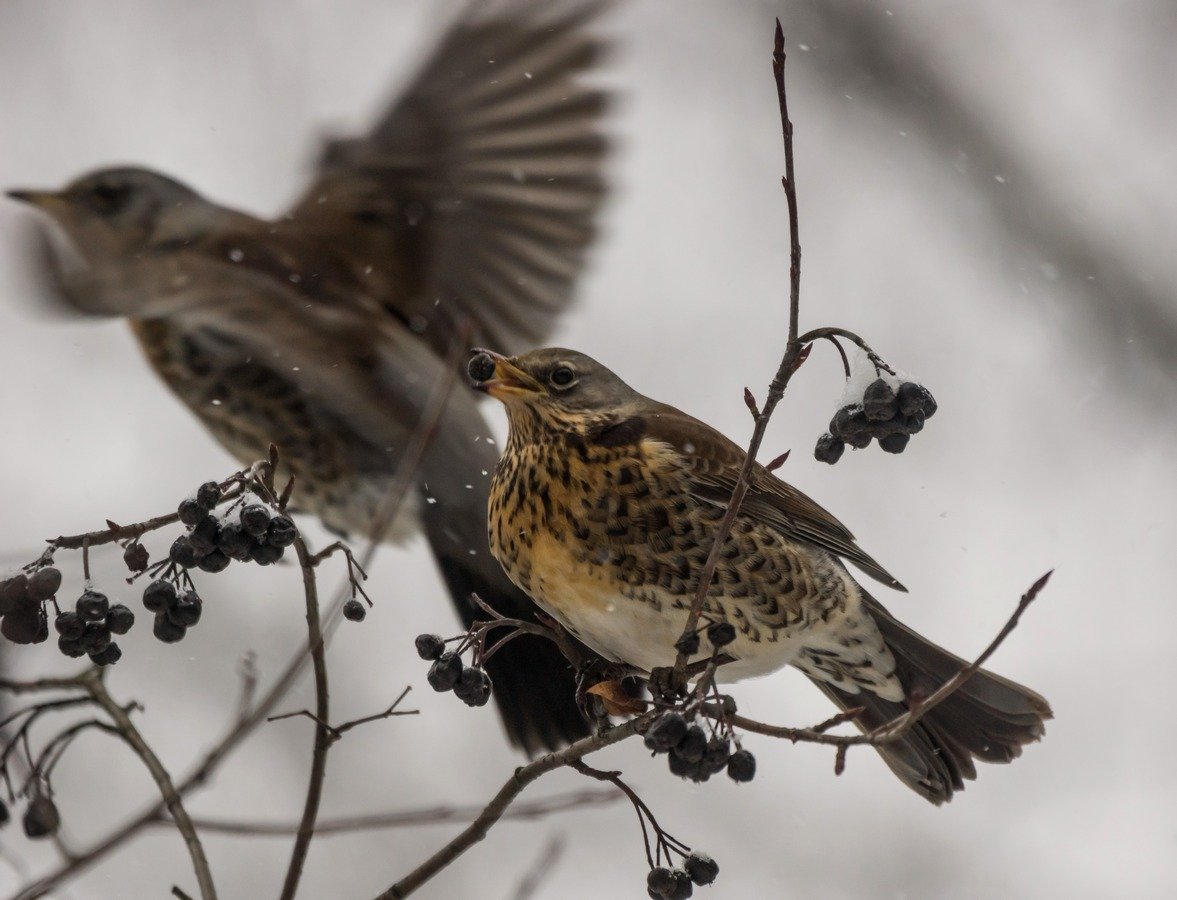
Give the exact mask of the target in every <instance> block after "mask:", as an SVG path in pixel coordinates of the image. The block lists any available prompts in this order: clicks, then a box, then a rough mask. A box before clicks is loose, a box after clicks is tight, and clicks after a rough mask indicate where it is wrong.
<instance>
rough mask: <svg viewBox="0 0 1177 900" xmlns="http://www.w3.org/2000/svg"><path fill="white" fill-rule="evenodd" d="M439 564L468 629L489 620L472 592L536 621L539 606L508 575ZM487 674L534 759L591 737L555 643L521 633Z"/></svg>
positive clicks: (507, 612) (510, 727) (511, 731)
mask: <svg viewBox="0 0 1177 900" xmlns="http://www.w3.org/2000/svg"><path fill="white" fill-rule="evenodd" d="M437 562H438V565H439V566H440V568H441V572H442V576H443V577H444V578H445V582H446V585H447V586H448V587H449V590H450V594H451V596H452V597H453V601H454V605H455V606H456V607H457V609H458V614H459V615H460V616H461V618H462V623H463V625H465V626H467V627H468V626H469V625H470V624H471V623H472V622H474V621H475V620H477V619H483V620H485V619H486V618H487V615H486V613H485V612H483V611H482V610H481V609H479V608H478V607H476V606H475V605H474V603H473V602H472V601H471V600H470V594H471V592H475V593H477V594H478V596H479V597H481V598H482V599H483V600H484V601H486V602H487V603H488V604H490V605H491V606H493V607H494V608H495V609H496V610H498V611H499V612H500V613H501V614H502V615H504V616H507V617H510V618H516V619H527V620H532V621H534V620H535V605H534V604H533V603H532V602H531V600H529V599H528V598H527V597H526V596H524V595H523V594H522V593H520V592H519V590H518V589H516V588H515V587H514V585H512V584H511V583H510V582H509V581H507V579H506V576H505V575H501V574H500V575H499V576H498V577H497V578H493V577H487V576H486V575H483V574H481V573H479V572H477V571H475V570H473V569H470V568H468V567H466V566H464V565H462V563H461V561H456V560H454V559H453V558H451V557H447V556H443V555H439V556H438V557H437ZM503 634H505V632H503ZM585 652H586V653H588V652H589V651H587V650H586V651H585ZM486 671H487V674H488V675H490V680H491V684H492V693H493V696H494V699H495V703H496V704H497V705H498V708H499V715H500V716H501V717H502V720H503V725H504V727H505V728H506V730H507V736H508V737H509V738H510V740H511V743H512V744H514V745H515V746H517V747H520V748H522V749H523V750H524V751H525V752H526V753H527V754H528V756H535V755H536V754H537V753H540V752H543V751H545V750H556V749H559V748H560V747H563V746H565V745H566V744H570V743H572V742H573V741H575V740H578V739H580V738H582V737H586V736H587V735H588V734H589V725H588V723H587V722H586V721H585V719H584V716H583V715H582V714H581V712H580V709H579V707H578V706H577V704H576V679H575V673H573V671H572V667H571V666H570V665H569V663H568V661H567V660H566V659H565V658H564V655H563V654H562V653H561V652H560V651H559V650H558V649H557V647H556V645H555V644H554V643H552V642H551V641H549V640H546V639H544V638H542V637H537V636H535V635H529V634H525V635H521V636H520V637H517V638H515V639H514V640H512V641H511V643H509V644H506V645H504V646H503V647H502V648H501V649H500V650H498V651H496V652H495V654H494V656H492V657H491V659H490V661H489V662H488V663H487V664H486Z"/></svg>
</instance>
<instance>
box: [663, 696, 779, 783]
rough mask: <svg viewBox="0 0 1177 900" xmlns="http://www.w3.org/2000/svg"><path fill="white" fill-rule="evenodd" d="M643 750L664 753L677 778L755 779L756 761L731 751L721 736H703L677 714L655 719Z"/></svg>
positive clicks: (697, 780)
mask: <svg viewBox="0 0 1177 900" xmlns="http://www.w3.org/2000/svg"><path fill="white" fill-rule="evenodd" d="M645 743H646V748H647V749H649V750H652V751H653V752H654V753H666V754H668V759H669V763H670V771H671V773H672V774H674V775H677V776H678V777H679V778H689V779H691V781H695V782H703V781H707V779H709V778H710V777H711V776H712V775H716V774H718V773H720V772H722V771H723V770H725V769H726V770H727V774H728V777H729V778H731V780H732V781H737V782H745V781H751V780H752V778H753V777H754V776H755V775H756V757H754V756H753V755H752V754H751V753H750V752H749V751H747V750H741V749H737V750H736V751H735V752H734V753H733V752H732V751H731V741H730V739H729V738H728V737H727V736H726V735H723V734H719V733H716V734H712V735H711V737H710V738H708V737H707V732H705V731H704V730H703V727H702V726H701V725H699V724H697V723H690V722H688V721H687V718H686V716H684V715H683V714H682V713H680V712H666V713H663V714H662V715H660V716H659V717H658V718H657V719H655V720H654V721H653V722H652V723H651V724H650V727H649V728H648V729H647V730H646V737H645Z"/></svg>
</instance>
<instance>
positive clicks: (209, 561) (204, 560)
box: [197, 550, 230, 573]
mask: <svg viewBox="0 0 1177 900" xmlns="http://www.w3.org/2000/svg"><path fill="white" fill-rule="evenodd" d="M229 562H230V560H229V557H227V556H226V555H225V554H224V553H222V552H221V551H220V550H210V551H209V552H208V553H206V554H205V555H204V556H202V557H201V558H200V562H199V563H197V565H198V566H200V570H201V571H202V572H213V573H216V572H224V571H225V569H227V568H229Z"/></svg>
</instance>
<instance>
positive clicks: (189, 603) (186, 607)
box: [166, 591, 203, 628]
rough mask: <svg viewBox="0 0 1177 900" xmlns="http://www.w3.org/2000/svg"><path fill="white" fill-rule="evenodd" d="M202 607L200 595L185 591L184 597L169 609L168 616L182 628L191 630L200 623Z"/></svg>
mask: <svg viewBox="0 0 1177 900" xmlns="http://www.w3.org/2000/svg"><path fill="white" fill-rule="evenodd" d="M202 607H203V604H202V603H201V600H200V595H199V594H198V593H196V591H185V592H184V595H183V596H182V597H180V598H179V599H177V600H176V602H175V603H174V604H172V605H171V606H170V607H169V608H168V609H167V611H166V615H167V617H168V618H169V619H171V620H172V621H173V622H175V623H176V624H177V625H179V626H181V627H182V628H191V627H192V626H193V625H195V624H196V623H197V622H199V621H200V613H201V609H202Z"/></svg>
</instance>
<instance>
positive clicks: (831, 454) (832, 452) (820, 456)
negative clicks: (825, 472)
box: [813, 434, 846, 466]
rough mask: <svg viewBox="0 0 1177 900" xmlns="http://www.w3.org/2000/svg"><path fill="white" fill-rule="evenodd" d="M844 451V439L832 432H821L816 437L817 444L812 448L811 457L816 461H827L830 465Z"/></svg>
mask: <svg viewBox="0 0 1177 900" xmlns="http://www.w3.org/2000/svg"><path fill="white" fill-rule="evenodd" d="M845 451H846V443H845V441H843V440H842V439H841V438H836V437H834V436H833V435H832V434H823V435H822V436H821V437H819V438H818V439H817V446H816V447H814V448H813V458H814V459H816V460H817V461H818V462H823V463H829V464H830V465H831V466H832V465H833V464H834V463H836V462H837V461H838V460H840V459H841V458H842V454H843V453H844V452H845Z"/></svg>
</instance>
